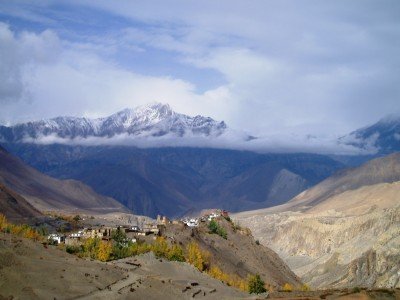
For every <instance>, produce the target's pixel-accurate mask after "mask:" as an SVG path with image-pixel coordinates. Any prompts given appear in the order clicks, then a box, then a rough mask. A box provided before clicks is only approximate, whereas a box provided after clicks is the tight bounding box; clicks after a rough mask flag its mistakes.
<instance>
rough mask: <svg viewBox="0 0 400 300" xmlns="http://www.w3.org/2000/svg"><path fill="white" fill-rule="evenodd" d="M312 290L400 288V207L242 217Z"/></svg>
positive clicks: (263, 242) (240, 218)
mask: <svg viewBox="0 0 400 300" xmlns="http://www.w3.org/2000/svg"><path fill="white" fill-rule="evenodd" d="M237 220H238V222H240V223H241V224H242V225H244V226H248V227H250V228H251V229H252V232H253V234H254V236H255V237H256V238H259V239H260V242H261V243H262V244H264V245H267V246H268V247H270V248H272V249H273V250H275V251H276V252H277V253H278V254H279V255H280V257H281V258H283V260H284V261H285V262H286V263H287V264H288V265H289V267H290V268H291V269H292V270H293V271H294V272H295V273H296V274H297V275H298V276H300V278H301V279H302V280H303V281H304V282H305V283H307V284H309V285H310V286H312V287H313V288H343V287H354V286H364V287H386V288H393V287H397V288H398V287H400V264H399V261H400V253H399V249H400V227H399V224H400V208H399V207H395V208H385V209H371V210H369V211H367V212H365V213H363V214H360V215H347V214H343V213H342V212H337V211H334V210H329V211H325V212H318V213H301V212H283V213H272V214H264V215H253V216H240V215H239V216H238V219H237Z"/></svg>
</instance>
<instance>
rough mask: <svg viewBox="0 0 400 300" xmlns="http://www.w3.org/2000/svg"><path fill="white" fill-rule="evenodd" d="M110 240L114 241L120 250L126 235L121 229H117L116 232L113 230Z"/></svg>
mask: <svg viewBox="0 0 400 300" xmlns="http://www.w3.org/2000/svg"><path fill="white" fill-rule="evenodd" d="M111 238H112V239H113V240H114V242H115V243H116V245H117V247H119V248H122V247H123V246H124V244H125V242H126V234H125V232H124V231H123V230H121V228H119V227H118V228H117V230H114V231H113V232H112V234H111Z"/></svg>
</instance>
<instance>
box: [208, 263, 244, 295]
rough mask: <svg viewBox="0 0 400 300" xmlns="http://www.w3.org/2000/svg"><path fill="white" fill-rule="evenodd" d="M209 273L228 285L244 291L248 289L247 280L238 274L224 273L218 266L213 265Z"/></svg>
mask: <svg viewBox="0 0 400 300" xmlns="http://www.w3.org/2000/svg"><path fill="white" fill-rule="evenodd" d="M207 273H208V275H210V276H211V277H214V278H215V279H218V280H221V281H223V282H225V283H226V284H227V285H229V286H232V287H235V288H238V289H240V290H242V291H247V290H248V285H247V283H246V281H245V280H243V279H241V278H240V277H239V276H237V275H236V274H227V273H224V272H223V271H222V270H221V269H220V268H218V267H217V266H212V267H211V268H210V270H209V271H208V272H207Z"/></svg>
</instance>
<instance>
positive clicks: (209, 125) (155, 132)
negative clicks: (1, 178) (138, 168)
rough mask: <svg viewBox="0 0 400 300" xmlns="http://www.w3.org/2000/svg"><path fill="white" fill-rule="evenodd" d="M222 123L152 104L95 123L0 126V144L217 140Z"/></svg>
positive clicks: (63, 119) (68, 119)
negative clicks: (146, 138) (116, 138)
mask: <svg viewBox="0 0 400 300" xmlns="http://www.w3.org/2000/svg"><path fill="white" fill-rule="evenodd" d="M226 129H227V126H226V124H225V123H224V122H217V121H215V120H213V119H211V118H209V117H203V116H195V117H190V116H187V115H184V114H179V113H176V112H174V111H173V110H172V109H171V107H170V106H169V105H168V104H161V103H154V104H150V105H146V106H140V107H137V108H135V109H124V110H122V111H120V112H117V113H115V114H113V115H111V116H109V117H105V118H99V119H88V118H74V117H57V118H54V119H50V120H40V121H34V122H28V123H22V124H17V125H14V126H11V127H6V126H0V140H3V141H5V142H40V141H39V140H40V139H43V138H46V137H51V138H52V139H55V138H58V141H60V140H61V139H66V140H70V139H84V138H89V137H92V138H93V137H103V138H111V137H114V136H120V135H127V136H132V137H138V136H141V137H143V136H154V137H159V136H163V135H166V134H170V135H172V136H177V137H182V136H184V135H185V134H189V135H194V136H205V137H210V136H213V137H215V136H219V135H221V134H223V133H224V132H225V130H226Z"/></svg>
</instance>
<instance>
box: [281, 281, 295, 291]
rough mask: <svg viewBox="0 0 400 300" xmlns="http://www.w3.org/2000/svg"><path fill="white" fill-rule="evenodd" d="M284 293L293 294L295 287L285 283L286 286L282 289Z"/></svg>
mask: <svg viewBox="0 0 400 300" xmlns="http://www.w3.org/2000/svg"><path fill="white" fill-rule="evenodd" d="M282 291H284V292H291V291H293V287H292V285H291V284H290V283H285V285H284V286H283V287H282Z"/></svg>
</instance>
